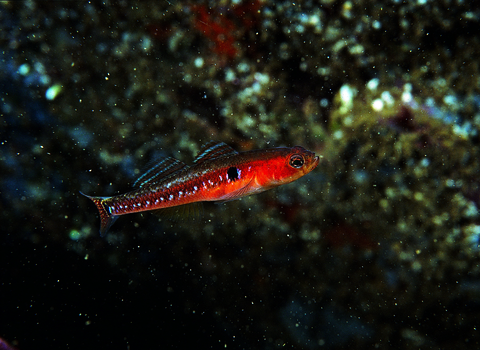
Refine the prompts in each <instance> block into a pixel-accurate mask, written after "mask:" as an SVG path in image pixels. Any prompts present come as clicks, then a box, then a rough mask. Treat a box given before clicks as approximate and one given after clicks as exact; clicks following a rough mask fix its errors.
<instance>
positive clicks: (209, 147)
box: [193, 141, 238, 164]
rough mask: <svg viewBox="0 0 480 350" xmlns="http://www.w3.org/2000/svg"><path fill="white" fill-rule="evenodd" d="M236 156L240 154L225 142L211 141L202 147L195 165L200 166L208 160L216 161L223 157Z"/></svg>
mask: <svg viewBox="0 0 480 350" xmlns="http://www.w3.org/2000/svg"><path fill="white" fill-rule="evenodd" d="M235 154H238V152H237V151H235V150H234V149H233V148H232V147H230V146H229V145H227V144H225V143H223V142H218V141H210V142H208V143H206V144H204V145H203V146H202V148H201V149H200V152H199V153H198V154H197V156H196V157H195V160H194V161H193V163H194V164H199V163H201V162H204V161H206V160H207V159H214V158H218V157H221V156H226V155H235Z"/></svg>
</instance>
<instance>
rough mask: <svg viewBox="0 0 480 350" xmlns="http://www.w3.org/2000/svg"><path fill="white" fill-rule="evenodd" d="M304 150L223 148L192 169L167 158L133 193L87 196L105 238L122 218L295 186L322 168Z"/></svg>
mask: <svg viewBox="0 0 480 350" xmlns="http://www.w3.org/2000/svg"><path fill="white" fill-rule="evenodd" d="M318 162H319V157H318V156H315V154H314V153H313V152H310V151H308V150H306V149H305V148H303V147H300V146H295V147H291V148H287V147H279V148H270V149H262V150H254V151H247V152H240V153H239V152H237V151H235V150H234V149H233V148H231V147H230V146H228V145H226V144H224V143H222V142H210V143H208V144H206V145H204V146H203V147H202V149H201V151H200V153H199V154H198V155H197V157H196V158H195V160H194V162H193V165H191V166H187V165H186V164H185V163H183V162H181V161H179V160H177V159H174V158H163V159H161V160H160V161H158V162H157V163H156V164H155V165H154V166H153V167H152V168H151V169H149V170H148V171H147V172H145V173H144V174H142V175H141V176H140V177H139V178H138V179H137V181H136V182H135V184H134V187H135V189H134V190H132V191H130V192H127V193H124V194H120V195H117V196H112V197H94V196H87V195H85V194H83V193H82V194H83V195H85V196H86V197H88V198H90V199H91V200H92V201H93V202H94V203H95V205H96V206H97V208H98V210H99V213H100V219H101V226H100V234H101V235H102V236H103V235H104V234H105V233H106V232H107V230H108V229H109V228H110V227H111V226H112V225H113V223H114V222H115V220H116V219H117V218H118V217H119V216H120V215H125V214H131V213H137V212H142V211H147V210H157V209H164V208H170V207H174V206H179V205H184V204H190V203H195V202H204V201H229V200H233V199H237V198H241V197H244V196H248V195H251V194H255V193H259V192H263V191H266V190H268V189H270V188H273V187H276V186H280V185H283V184H286V183H290V182H292V181H295V180H297V179H298V178H300V177H302V176H304V175H306V174H308V173H309V172H310V171H312V170H313V169H315V167H316V166H317V165H318Z"/></svg>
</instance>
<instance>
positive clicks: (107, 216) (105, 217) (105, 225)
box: [80, 192, 118, 237]
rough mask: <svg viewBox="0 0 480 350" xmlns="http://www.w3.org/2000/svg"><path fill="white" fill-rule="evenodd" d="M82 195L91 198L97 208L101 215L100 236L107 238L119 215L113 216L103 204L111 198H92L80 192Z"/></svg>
mask: <svg viewBox="0 0 480 350" xmlns="http://www.w3.org/2000/svg"><path fill="white" fill-rule="evenodd" d="M80 194H82V195H84V196H85V197H87V198H90V199H91V200H92V201H93V203H95V205H96V206H97V209H98V212H99V214H100V236H102V237H103V236H105V234H106V233H107V231H108V229H109V228H110V227H112V225H113V224H114V222H115V221H117V219H118V215H112V214H111V213H110V212H109V211H108V210H107V209H106V208H105V206H104V205H103V202H104V201H105V200H106V199H108V198H110V197H92V196H88V195H86V194H85V193H82V192H80Z"/></svg>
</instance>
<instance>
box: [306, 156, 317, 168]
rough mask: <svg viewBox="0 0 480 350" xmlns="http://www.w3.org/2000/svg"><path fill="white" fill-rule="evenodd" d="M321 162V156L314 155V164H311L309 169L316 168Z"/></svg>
mask: <svg viewBox="0 0 480 350" xmlns="http://www.w3.org/2000/svg"><path fill="white" fill-rule="evenodd" d="M319 162H320V156H315V157H313V162H312V164H311V165H310V167H309V169H308V171H309V172H310V171H312V170H313V169H315V168H316V167H317V166H318V163H319Z"/></svg>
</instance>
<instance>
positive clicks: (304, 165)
mask: <svg viewBox="0 0 480 350" xmlns="http://www.w3.org/2000/svg"><path fill="white" fill-rule="evenodd" d="M319 161H320V157H319V156H316V155H315V153H314V152H311V151H309V150H307V149H305V148H303V147H301V146H295V147H291V148H277V149H275V151H274V154H272V158H271V159H270V161H269V166H268V167H266V168H264V169H263V171H261V174H257V183H261V184H262V186H264V187H266V188H272V187H276V186H280V185H284V184H287V183H290V182H292V181H295V180H297V179H299V178H301V177H302V176H305V175H306V174H308V173H309V172H311V171H312V170H313V169H315V168H316V167H317V165H318V162H319ZM259 175H260V176H259Z"/></svg>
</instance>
